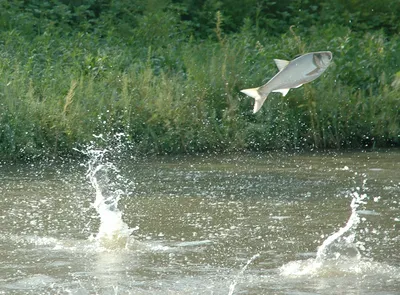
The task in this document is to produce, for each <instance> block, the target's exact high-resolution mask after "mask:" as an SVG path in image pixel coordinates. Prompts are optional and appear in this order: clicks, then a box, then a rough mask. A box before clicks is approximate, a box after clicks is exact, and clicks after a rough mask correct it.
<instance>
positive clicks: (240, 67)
mask: <svg viewBox="0 0 400 295" xmlns="http://www.w3.org/2000/svg"><path fill="white" fill-rule="evenodd" d="M167 16H168V17H169V18H167V19H166V20H167V23H169V27H167V26H166V25H165V24H164V25H163V24H162V22H161V21H160V19H162V18H160V15H157V14H154V15H148V16H147V18H145V17H143V19H142V22H139V24H138V26H137V27H136V29H135V31H134V32H133V33H134V34H135V35H132V36H130V37H129V39H119V38H116V37H114V36H113V35H112V34H110V35H109V36H104V35H97V34H94V33H93V34H89V33H82V32H80V31H77V32H69V33H68V34H65V35H57V34H56V33H52V32H51V31H49V32H46V31H44V32H43V33H41V34H38V35H37V36H34V37H33V38H31V37H29V38H28V37H27V36H24V35H23V34H22V33H21V32H20V31H18V30H8V31H7V30H6V31H2V32H1V33H0V40H2V41H1V42H0V157H2V158H20V157H47V156H57V155H66V154H71V153H73V148H74V147H77V146H80V145H84V144H88V143H89V142H90V141H92V140H93V134H106V135H107V134H108V135H112V134H115V133H119V132H123V133H124V134H125V135H126V137H125V140H126V141H129V143H130V146H131V150H132V152H145V153H157V154H163V153H198V152H225V151H232V150H236V151H241V150H259V151H265V150H271V149H274V150H285V149H286V150H287V149H290V150H310V149H315V148H324V149H326V148H335V149H340V148H356V147H357V148H358V147H389V146H399V145H400V107H399V106H400V86H399V85H400V77H399V71H400V39H399V36H398V35H393V36H391V37H390V38H388V37H387V36H386V35H385V34H384V33H383V32H379V31H378V32H369V33H365V34H360V33H353V32H351V31H349V30H347V29H346V28H342V27H338V26H334V25H333V26H330V25H327V26H325V27H322V28H319V29H317V28H315V27H314V29H313V30H309V31H307V32H301V31H298V30H297V31H296V34H294V32H290V31H289V30H288V32H287V33H285V34H283V35H282V36H279V37H276V36H270V35H268V34H267V33H265V34H261V33H260V32H258V31H257V32H256V31H255V30H254V29H253V27H252V26H251V25H250V24H247V25H244V26H243V28H242V29H241V31H239V32H237V33H231V34H226V35H225V34H224V32H223V31H222V29H221V28H219V29H218V26H217V29H218V30H216V32H215V35H214V36H213V38H209V39H206V40H198V39H195V38H190V37H184V36H183V35H182V34H183V32H182V31H180V30H179V28H177V27H176V26H174V25H173V24H174V23H176V22H178V20H177V19H176V18H174V17H173V16H172V15H167ZM148 25H151V26H152V28H151V29H152V30H153V32H154V33H153V34H151V35H150V36H149V34H148V33H147V32H148V29H149V28H148V27H147V26H148ZM220 25H221V24H220ZM221 26H222V25H221ZM166 35H167V36H170V37H169V38H168V39H166V38H165V36H166ZM127 40H128V41H129V42H128V41H127ZM317 50H331V51H332V52H333V56H334V60H333V61H334V63H333V65H332V66H330V67H329V68H328V70H327V71H326V73H325V74H324V75H323V76H321V77H320V78H319V79H317V80H316V81H314V82H312V83H310V84H307V85H304V87H301V88H299V89H293V90H291V91H290V92H289V94H288V95H287V96H286V97H282V96H281V95H280V94H271V95H270V97H269V98H268V100H267V101H266V103H265V104H264V106H263V108H262V110H261V111H260V112H259V113H257V114H255V115H254V114H252V104H253V101H252V99H251V98H249V97H246V96H245V95H243V94H241V93H240V92H239V90H240V89H242V88H249V87H255V86H259V85H261V84H263V83H265V82H266V81H268V79H270V78H271V77H272V76H273V75H274V74H275V73H276V71H277V70H276V68H275V65H274V62H273V58H281V59H292V58H293V57H294V56H296V55H297V54H301V53H305V52H309V51H317Z"/></svg>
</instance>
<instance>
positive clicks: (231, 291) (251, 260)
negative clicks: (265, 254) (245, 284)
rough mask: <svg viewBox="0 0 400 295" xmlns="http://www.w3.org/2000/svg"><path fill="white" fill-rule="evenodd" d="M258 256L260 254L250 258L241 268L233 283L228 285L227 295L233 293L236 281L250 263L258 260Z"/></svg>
mask: <svg viewBox="0 0 400 295" xmlns="http://www.w3.org/2000/svg"><path fill="white" fill-rule="evenodd" d="M259 256H260V254H256V255H254V256H253V257H251V258H250V259H249V260H248V261H247V262H246V264H245V265H244V266H243V267H242V269H241V270H240V272H239V273H238V275H237V276H236V278H235V279H234V280H233V282H232V283H231V284H230V286H229V293H228V295H232V294H233V292H234V291H235V287H236V285H237V282H238V279H239V278H240V277H241V276H242V275H243V274H244V272H245V271H246V269H247V267H248V266H249V265H250V263H252V262H253V261H254V260H255V259H256V258H258V257H259Z"/></svg>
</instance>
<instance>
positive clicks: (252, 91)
mask: <svg viewBox="0 0 400 295" xmlns="http://www.w3.org/2000/svg"><path fill="white" fill-rule="evenodd" d="M259 89H260V87H258V88H249V89H242V90H240V92H242V93H244V94H246V95H248V96H251V97H253V98H254V99H255V103H254V109H253V113H254V114H255V113H257V112H258V111H259V110H260V109H261V106H262V105H263V103H264V101H265V100H266V99H267V96H268V94H267V95H265V94H261V93H260V91H259Z"/></svg>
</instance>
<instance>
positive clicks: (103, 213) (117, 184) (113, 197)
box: [81, 135, 137, 249]
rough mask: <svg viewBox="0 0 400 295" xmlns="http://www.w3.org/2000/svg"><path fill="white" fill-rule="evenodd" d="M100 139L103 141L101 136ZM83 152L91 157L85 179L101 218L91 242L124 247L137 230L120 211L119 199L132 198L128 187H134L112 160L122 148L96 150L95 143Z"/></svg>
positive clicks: (112, 247) (101, 245)
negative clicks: (111, 157) (90, 188)
mask: <svg viewBox="0 0 400 295" xmlns="http://www.w3.org/2000/svg"><path fill="white" fill-rule="evenodd" d="M118 136H120V135H118ZM97 138H99V139H101V140H104V138H103V136H101V135H100V136H97ZM81 152H82V153H84V154H85V155H87V156H88V158H89V160H88V163H87V173H86V176H87V178H88V179H89V181H90V183H91V185H92V187H93V188H94V190H95V195H96V198H95V201H94V203H93V207H94V208H95V209H96V211H97V213H98V214H99V217H100V227H99V231H98V233H97V234H96V235H95V236H94V237H92V239H93V240H94V241H95V242H97V243H98V245H99V246H100V247H103V248H106V249H120V248H125V247H127V245H128V242H129V239H130V237H131V234H132V232H133V231H134V230H136V229H137V228H133V229H132V228H129V226H128V225H127V224H126V223H125V222H124V221H123V220H122V212H121V211H120V210H119V209H118V202H119V200H120V199H121V197H122V196H126V195H130V194H131V192H129V190H128V188H130V187H132V186H133V184H132V182H129V181H127V180H126V179H125V178H124V177H123V176H122V175H121V174H120V171H119V170H118V169H117V167H116V166H115V165H114V164H113V163H112V161H111V160H110V159H109V157H110V155H111V154H115V153H118V152H120V150H119V145H117V146H116V147H109V148H104V149H96V148H95V144H94V143H93V142H92V143H91V145H89V146H88V147H86V150H84V151H81Z"/></svg>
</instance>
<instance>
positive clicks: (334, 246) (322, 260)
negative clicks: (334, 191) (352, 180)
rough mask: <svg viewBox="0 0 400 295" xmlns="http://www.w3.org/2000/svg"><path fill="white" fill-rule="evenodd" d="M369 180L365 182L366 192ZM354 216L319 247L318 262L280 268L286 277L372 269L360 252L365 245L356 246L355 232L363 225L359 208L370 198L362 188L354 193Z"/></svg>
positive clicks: (296, 263)
mask: <svg viewBox="0 0 400 295" xmlns="http://www.w3.org/2000/svg"><path fill="white" fill-rule="evenodd" d="M365 184H366V180H364V181H363V188H364V187H365ZM350 196H351V197H352V200H351V203H350V208H351V214H350V217H349V219H348V220H347V222H346V225H345V226H343V227H342V228H340V229H339V230H338V231H337V232H335V233H333V234H331V235H330V236H329V237H328V238H326V239H325V240H324V241H323V243H322V244H321V246H319V247H318V250H317V254H316V258H312V259H308V260H305V261H292V262H289V263H287V264H285V265H283V266H282V267H281V268H280V272H281V275H283V276H304V275H307V276H310V275H311V276H323V275H324V274H327V275H332V274H333V273H336V274H338V273H343V272H344V273H347V272H350V273H357V272H363V270H367V269H370V267H371V261H363V260H362V257H361V253H360V250H363V249H364V246H363V243H362V242H356V241H355V240H356V229H357V227H358V225H359V224H360V221H361V219H360V216H359V214H358V208H359V207H360V205H365V204H367V202H366V199H367V198H368V197H367V194H365V193H361V189H360V188H359V187H357V188H356V190H354V191H353V192H351V194H350Z"/></svg>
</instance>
